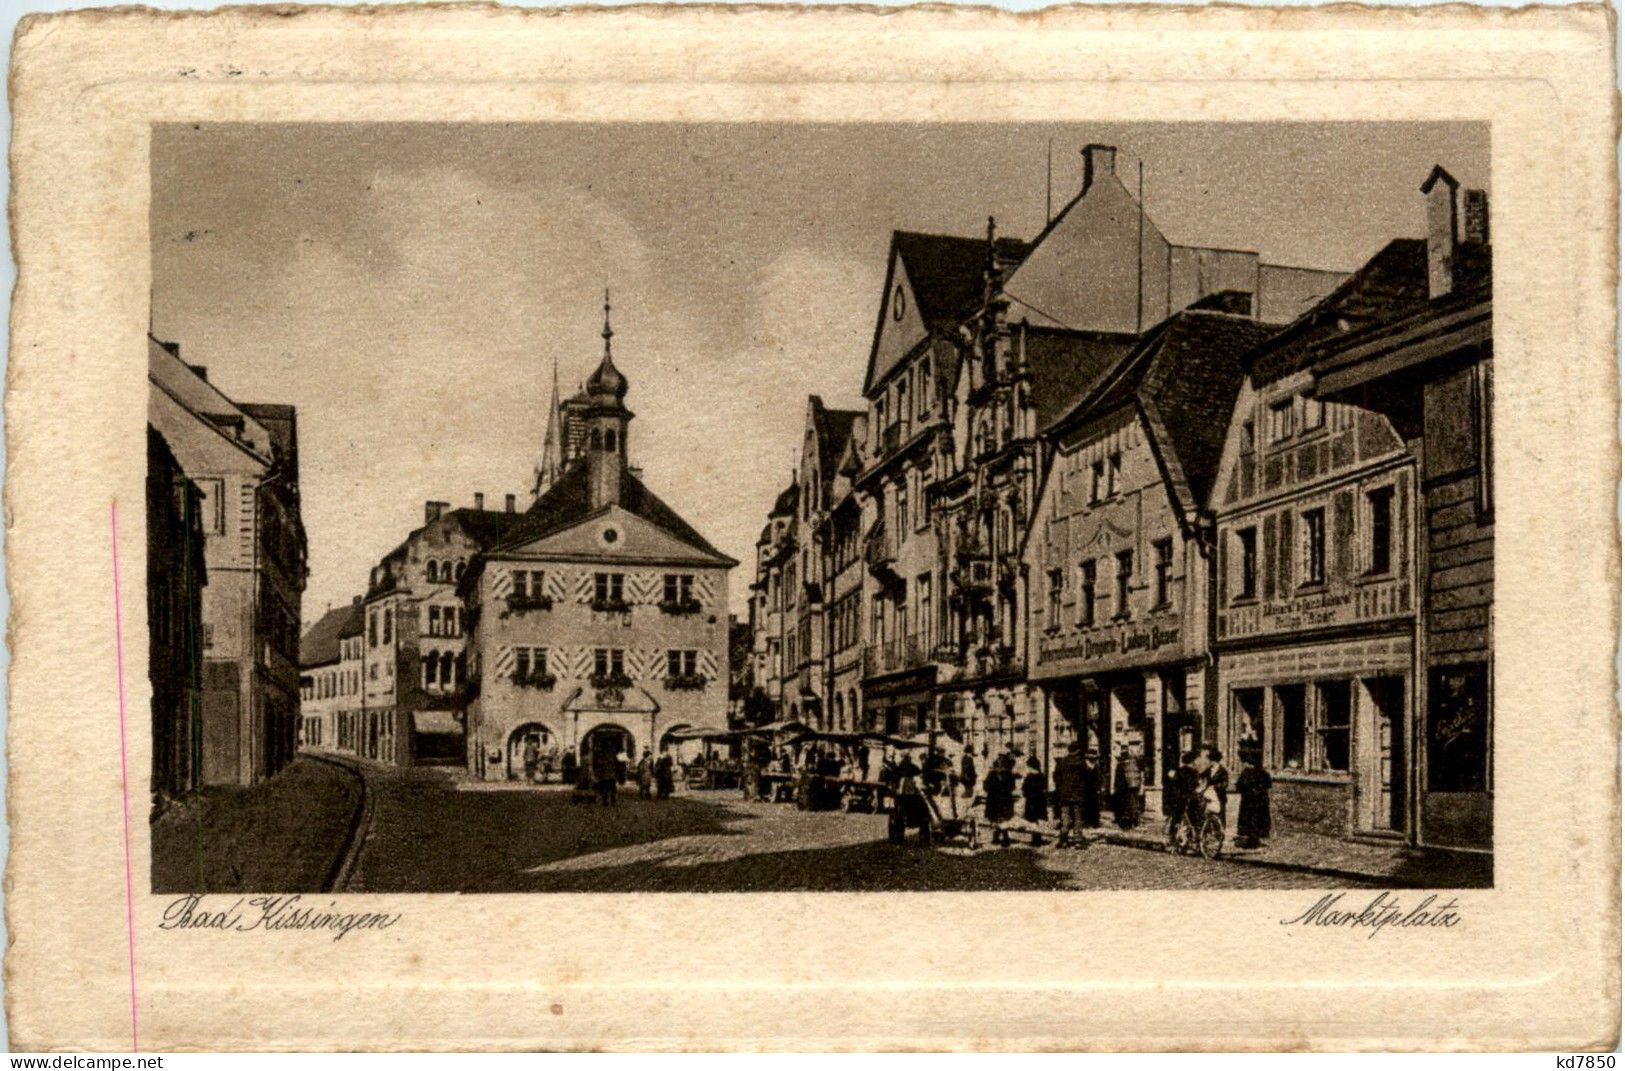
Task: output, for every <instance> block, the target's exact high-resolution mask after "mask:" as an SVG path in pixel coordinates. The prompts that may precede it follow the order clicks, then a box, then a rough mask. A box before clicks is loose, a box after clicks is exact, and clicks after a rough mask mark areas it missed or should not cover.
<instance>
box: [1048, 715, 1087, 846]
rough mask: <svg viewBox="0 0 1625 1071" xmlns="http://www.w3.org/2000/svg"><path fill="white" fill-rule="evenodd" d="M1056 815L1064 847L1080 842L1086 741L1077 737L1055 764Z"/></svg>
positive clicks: (1081, 838)
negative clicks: (1084, 747) (1084, 743)
mask: <svg viewBox="0 0 1625 1071" xmlns="http://www.w3.org/2000/svg"><path fill="white" fill-rule="evenodd" d="M1055 818H1056V820H1057V822H1059V823H1060V827H1061V837H1060V840H1059V841H1058V843H1059V844H1060V846H1061V847H1063V848H1064V847H1067V846H1069V845H1070V846H1081V845H1082V844H1083V833H1082V830H1081V828H1080V827H1081V824H1082V818H1083V745H1082V744H1081V743H1079V742H1078V741H1076V740H1074V741H1072V743H1070V744H1068V745H1067V748H1066V754H1065V755H1062V756H1061V758H1060V761H1058V762H1057V763H1056V764H1055Z"/></svg>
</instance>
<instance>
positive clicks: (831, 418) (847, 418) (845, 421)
mask: <svg viewBox="0 0 1625 1071" xmlns="http://www.w3.org/2000/svg"><path fill="white" fill-rule="evenodd" d="M812 405H813V431H814V433H815V434H816V436H817V438H818V471H819V472H822V473H824V478H825V479H828V478H829V477H830V476H833V475H834V474H835V463H836V462H837V461H839V460H840V457H841V452H842V451H843V450H845V449H846V444H847V442H848V441H849V440H850V439H851V438H852V426H853V425H854V424H856V423H857V422H858V418H859V417H861V416H863V410H861V409H830V408H827V407H826V406H825V405H824V400H823V399H822V398H820V397H818V395H816V394H815V395H813V396H812Z"/></svg>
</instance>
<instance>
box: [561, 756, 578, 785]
mask: <svg viewBox="0 0 1625 1071" xmlns="http://www.w3.org/2000/svg"><path fill="white" fill-rule="evenodd" d="M580 768H581V764H580V763H579V762H578V761H577V760H576V749H575V748H568V749H566V750H565V752H564V758H563V759H561V760H560V765H559V777H560V779H561V780H563V781H564V783H565V784H567V785H573V784H575V783H576V774H577V773H579V772H580Z"/></svg>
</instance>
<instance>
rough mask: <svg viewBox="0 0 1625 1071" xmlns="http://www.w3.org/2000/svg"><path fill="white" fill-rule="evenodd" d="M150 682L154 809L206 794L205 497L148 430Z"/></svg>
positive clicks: (161, 437)
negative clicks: (201, 791)
mask: <svg viewBox="0 0 1625 1071" xmlns="http://www.w3.org/2000/svg"><path fill="white" fill-rule="evenodd" d="M146 505H147V627H148V630H149V636H148V644H147V681H148V683H150V684H151V685H152V797H153V803H154V805H155V806H160V805H162V803H163V801H165V800H168V799H175V798H178V797H180V796H184V795H185V794H187V793H188V792H191V791H192V790H194V789H196V788H198V787H199V785H200V783H201V777H202V768H201V767H202V758H203V756H202V748H203V588H204V586H205V585H206V584H207V583H208V566H207V564H206V562H205V558H204V553H203V542H204V533H203V513H204V508H203V505H204V503H203V494H202V492H201V491H199V490H198V486H197V484H195V483H193V482H192V481H191V480H190V479H188V478H187V476H186V473H185V472H184V471H182V469H181V467H180V463H179V462H177V461H176V460H175V455H174V454H173V453H172V452H171V451H170V449H169V444H168V443H166V442H164V437H163V436H162V435H160V434H158V432H157V431H156V430H155V429H154V428H152V427H151V426H149V427H148V428H147V503H146Z"/></svg>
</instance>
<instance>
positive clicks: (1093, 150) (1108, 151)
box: [1083, 144, 1117, 193]
mask: <svg viewBox="0 0 1625 1071" xmlns="http://www.w3.org/2000/svg"><path fill="white" fill-rule="evenodd" d="M1116 171H1117V146H1115V145H1098V144H1091V145H1085V146H1084V147H1083V192H1084V193H1088V192H1089V187H1090V186H1093V185H1094V184H1095V178H1096V177H1097V176H1100V175H1111V174H1115V173H1116Z"/></svg>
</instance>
